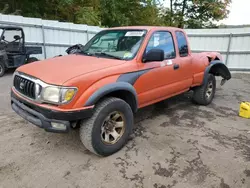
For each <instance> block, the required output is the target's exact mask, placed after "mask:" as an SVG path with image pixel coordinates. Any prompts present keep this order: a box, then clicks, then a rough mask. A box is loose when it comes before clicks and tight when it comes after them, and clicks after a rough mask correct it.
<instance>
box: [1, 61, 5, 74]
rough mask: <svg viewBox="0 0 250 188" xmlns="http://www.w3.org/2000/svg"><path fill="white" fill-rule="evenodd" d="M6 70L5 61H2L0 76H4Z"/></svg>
mask: <svg viewBox="0 0 250 188" xmlns="http://www.w3.org/2000/svg"><path fill="white" fill-rule="evenodd" d="M5 71H6V68H5V65H4V63H3V62H0V77H2V76H3V75H4V73H5Z"/></svg>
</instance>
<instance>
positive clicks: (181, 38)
mask: <svg viewBox="0 0 250 188" xmlns="http://www.w3.org/2000/svg"><path fill="white" fill-rule="evenodd" d="M175 34H176V39H177V43H178V48H179V53H180V56H181V57H186V56H188V45H187V39H186V36H185V35H184V33H183V32H181V31H176V32H175Z"/></svg>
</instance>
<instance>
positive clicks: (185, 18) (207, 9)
mask: <svg viewBox="0 0 250 188" xmlns="http://www.w3.org/2000/svg"><path fill="white" fill-rule="evenodd" d="M230 3H231V0H171V1H170V4H169V6H170V8H169V9H166V10H165V12H164V14H163V16H162V18H163V20H164V22H165V24H167V25H172V26H177V27H184V26H186V27H188V28H203V27H214V26H215V24H214V23H215V22H216V21H219V20H222V19H224V18H226V17H227V16H228V14H229V10H228V8H229V5H230Z"/></svg>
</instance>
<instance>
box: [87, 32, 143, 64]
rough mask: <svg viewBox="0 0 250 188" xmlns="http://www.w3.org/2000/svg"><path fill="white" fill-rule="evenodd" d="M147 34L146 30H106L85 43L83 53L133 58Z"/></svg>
mask: <svg viewBox="0 0 250 188" xmlns="http://www.w3.org/2000/svg"><path fill="white" fill-rule="evenodd" d="M145 35H146V31H145V30H104V31H101V32H99V33H98V34H96V35H95V36H94V37H93V38H92V39H91V40H90V41H89V42H88V43H87V44H86V45H85V47H84V50H83V54H85V55H91V56H98V57H103V58H114V59H122V60H129V59H133V58H134V57H135V56H136V54H137V52H138V50H139V48H140V46H141V43H142V41H143V39H144V37H145Z"/></svg>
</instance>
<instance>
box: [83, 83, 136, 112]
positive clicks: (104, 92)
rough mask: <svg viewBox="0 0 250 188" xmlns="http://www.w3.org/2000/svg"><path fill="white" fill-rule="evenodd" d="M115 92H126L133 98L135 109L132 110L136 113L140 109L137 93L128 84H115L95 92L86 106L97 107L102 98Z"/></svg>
mask: <svg viewBox="0 0 250 188" xmlns="http://www.w3.org/2000/svg"><path fill="white" fill-rule="evenodd" d="M115 91H126V92H129V93H130V94H131V96H133V105H132V106H133V107H132V110H133V111H134V112H136V111H137V109H138V99H137V93H136V91H135V88H134V87H133V86H132V85H131V84H129V83H127V82H115V83H111V84H107V85H105V86H103V87H101V88H99V89H98V90H97V91H95V92H94V93H93V94H92V95H91V96H90V97H89V98H88V100H87V101H86V103H85V105H84V106H92V105H95V104H96V103H97V102H98V101H99V100H100V99H101V98H103V97H104V96H107V95H108V94H111V93H112V92H115Z"/></svg>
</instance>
